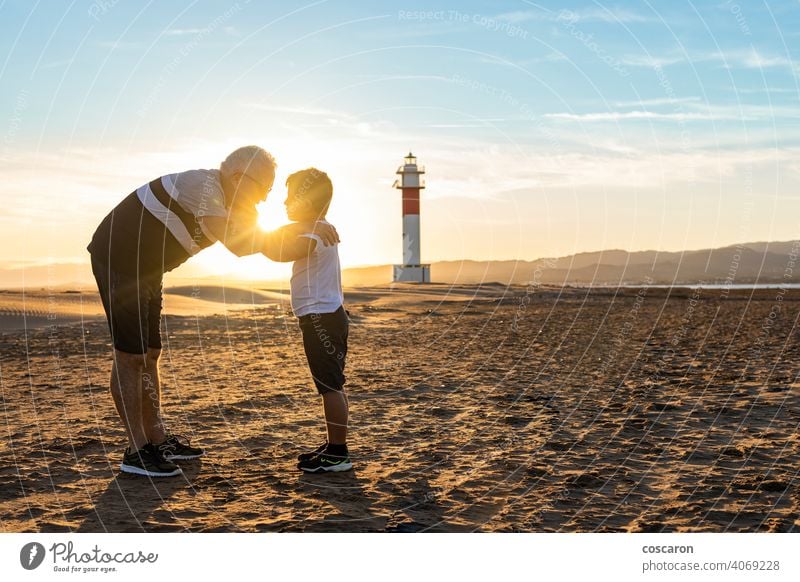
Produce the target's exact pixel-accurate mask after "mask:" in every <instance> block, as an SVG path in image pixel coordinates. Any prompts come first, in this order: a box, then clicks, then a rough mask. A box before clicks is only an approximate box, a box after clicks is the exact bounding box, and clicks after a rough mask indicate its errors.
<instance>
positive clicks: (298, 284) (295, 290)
mask: <svg viewBox="0 0 800 582" xmlns="http://www.w3.org/2000/svg"><path fill="white" fill-rule="evenodd" d="M320 222H323V223H325V224H329V223H328V222H326V221H320ZM300 236H305V237H308V238H311V239H314V240H315V241H317V245H316V247H315V248H314V252H312V253H311V254H310V255H309V256H308V257H307V258H304V259H299V260H297V261H295V262H294V265H292V279H291V284H290V285H291V292H292V311H293V312H294V314H295V316H297V317H302V316H303V315H308V314H309V313H333V312H334V311H336V310H337V309H339V307H341V306H342V305H343V304H344V294H343V293H342V269H341V266H340V264H339V245H338V244H334V245H331V246H329V247H326V246H325V245H324V244H323V243H322V239H321V238H320V237H319V236H318V235H316V234H312V233H310V232H309V233H305V234H302V235H300Z"/></svg>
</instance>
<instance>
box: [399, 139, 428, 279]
mask: <svg viewBox="0 0 800 582" xmlns="http://www.w3.org/2000/svg"><path fill="white" fill-rule="evenodd" d="M403 161H404V163H403V165H402V166H400V167H399V168H397V173H398V174H399V175H400V177H399V178H398V179H397V180H396V181H395V183H394V187H395V188H398V189H400V190H402V192H403V264H402V265H395V266H394V280H395V281H410V282H416V283H430V280H431V270H430V265H423V264H422V261H421V259H420V240H419V191H420V190H422V189H423V188H424V187H425V180H424V178H422V175H423V174H424V173H425V168H422V167H419V166H417V158H416V157H415V156H414V154H412V153H411V152H409V153H408V155H407V156H406V157H405V158H404V159H403Z"/></svg>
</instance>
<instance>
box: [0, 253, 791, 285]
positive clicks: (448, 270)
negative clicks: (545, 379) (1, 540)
mask: <svg viewBox="0 0 800 582" xmlns="http://www.w3.org/2000/svg"><path fill="white" fill-rule="evenodd" d="M791 253H795V254H798V253H800V241H783V242H751V243H743V244H739V245H732V246H727V247H721V248H716V249H701V250H693V251H682V252H674V251H670V252H664V251H635V252H628V251H624V250H620V249H609V250H604V251H592V252H586V253H576V254H574V255H569V256H566V257H556V258H553V259H537V260H534V261H466V260H465V261H439V262H436V263H433V264H432V265H431V279H432V280H433V281H436V282H440V283H456V284H473V283H486V282H497V283H503V284H509V283H514V284H527V283H530V282H531V281H534V280H536V281H539V282H540V283H545V284H551V285H563V284H568V285H618V284H632V285H636V284H640V283H644V282H645V281H646V280H647V278H648V277H649V278H650V279H652V282H653V283H656V284H671V283H676V284H690V283H699V282H704V283H726V282H730V283H738V284H749V283H783V282H787V283H800V262H798V264H797V265H796V266H795V268H794V270H793V272H791V276H790V277H789V278H784V272H786V269H787V267H788V266H789V262H790V255H791ZM797 258H798V257H795V260H797ZM200 280H201V281H205V282H208V284H210V285H213V284H216V281H218V278H217V277H214V276H209V277H205V278H201V279H200ZM391 280H392V266H391V265H379V266H372V267H358V268H352V269H345V270H344V271H343V272H342V282H343V284H344V285H345V286H347V287H358V286H371V285H380V284H384V283H389V282H391ZM193 281H194V280H193ZM249 283H250V284H253V285H256V286H259V287H263V286H264V285H265V284H270V283H274V284H275V285H278V286H281V287H282V288H285V287H286V285H287V283H288V282H287V281H285V280H284V281H252V282H249ZM172 284H180V280H175V279H173V280H172ZM242 284H244V282H242ZM53 286H58V287H70V288H94V279H93V278H92V273H91V269H90V267H89V265H88V264H86V263H69V264H53V265H48V266H33V267H28V268H26V269H2V268H0V287H2V288H9V287H26V288H29V289H30V288H47V287H53Z"/></svg>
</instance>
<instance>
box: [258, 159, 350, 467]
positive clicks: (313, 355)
mask: <svg viewBox="0 0 800 582" xmlns="http://www.w3.org/2000/svg"><path fill="white" fill-rule="evenodd" d="M286 186H287V188H288V195H287V197H286V202H285V203H284V204H285V205H286V214H287V216H288V217H289V220H291V221H292V222H305V221H320V222H324V223H325V222H326V221H325V216H326V214H327V212H328V207H329V206H330V203H331V197H332V196H333V186H332V184H331V181H330V178H328V175H327V174H326V173H325V172H321V171H320V170H317V169H316V168H309V169H307V170H302V171H300V172H295V173H294V174H292V175H291V176H289V177H288V178H287V179H286ZM270 247H271V248H272V249H274V250H273V251H272V252H271V254H267V257H269V258H270V259H272V260H274V261H283V262H288V261H294V265H293V267H292V279H291V294H292V311H293V312H294V314H295V316H296V317H297V318H298V320H299V323H300V329H301V331H302V332H303V347H304V348H305V352H306V358H307V359H308V366H309V368H310V369H311V375H312V377H313V378H314V384H315V385H316V387H317V391H318V392H319V393H320V395H321V396H322V404H323V410H324V413H325V423H326V426H327V435H328V439H327V441H326V442H325V443H324V444H322V445H320V446H319V447H318V448H317V449H315V450H313V451H310V452H308V453H303V454H301V455H299V456H298V460H299V461H300V462H299V463H298V464H297V468H298V469H300V470H302V471H306V472H309V473H321V472H324V471H347V470H349V469H351V468H352V466H353V465H352V463H351V462H350V455H349V453H348V450H347V421H348V416H349V406H348V402H347V395H346V394H345V391H344V382H345V376H344V366H345V358H346V356H347V331H348V323H347V313H346V312H345V310H344V306H343V300H344V296H343V294H342V274H341V267H340V265H339V251H338V245H336V244H334V245H332V246H327V247H326V246H325V245H323V244H322V239H321V238H320V237H319V236H318V235H316V234H314V233H311V232H309V233H306V234H302V235H300V236H290V235H288V234H286V235H283V237H282V239H281V240H280V241H279V243H278V244H273V245H270Z"/></svg>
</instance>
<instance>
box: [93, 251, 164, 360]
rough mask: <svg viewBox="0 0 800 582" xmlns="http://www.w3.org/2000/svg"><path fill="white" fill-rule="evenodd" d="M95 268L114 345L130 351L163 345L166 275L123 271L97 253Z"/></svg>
mask: <svg viewBox="0 0 800 582" xmlns="http://www.w3.org/2000/svg"><path fill="white" fill-rule="evenodd" d="M92 272H93V273H94V278H95V280H96V281H97V288H98V289H99V291H100V299H101V300H102V302H103V308H104V309H105V311H106V318H107V319H108V327H109V329H110V330H111V339H112V341H113V342H114V349H117V350H119V351H121V352H127V353H129V354H144V353H146V352H147V349H148V348H154V349H161V306H162V295H161V287H162V275H161V274H160V273H159V274H150V275H138V276H137V275H134V274H125V273H119V272H118V271H114V270H112V269H110V268H109V267H108V266H107V265H105V264H104V263H103V262H102V261H100V260H98V259H97V258H95V257H94V256H92Z"/></svg>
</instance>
